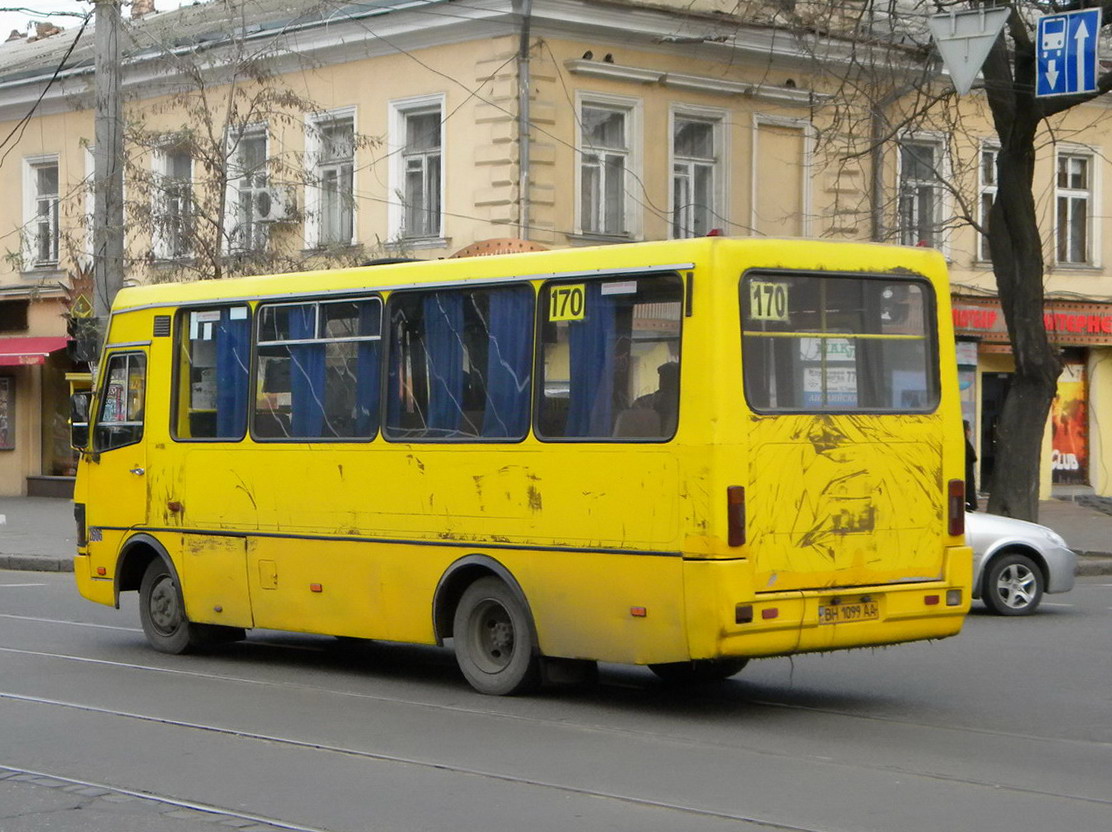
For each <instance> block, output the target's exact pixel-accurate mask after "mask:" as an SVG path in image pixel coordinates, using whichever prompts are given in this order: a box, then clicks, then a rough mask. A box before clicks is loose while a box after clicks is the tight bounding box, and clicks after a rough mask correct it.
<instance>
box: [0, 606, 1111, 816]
mask: <svg viewBox="0 0 1112 832" xmlns="http://www.w3.org/2000/svg"><path fill="white" fill-rule="evenodd" d="M3 618H11V619H20V620H26V621H32V622H35V623H50V624H64V625H71V626H79V627H95V628H102V629H112V630H122V631H127V632H134V633H138V634H141V633H142V630H140V629H139V628H135V627H119V626H113V625H105V624H86V623H84V622H76V621H68V620H65V619H44V618H31V617H27V616H13V615H8V614H3V613H0V619H3ZM249 644H250V645H251V646H252V647H262V648H266V649H270V650H276V651H289V652H308V653H317V654H320V655H328V654H329V653H330V651H329V650H327V649H326V648H324V647H314V646H310V645H292V644H287V643H284V642H282V643H280V642H272V641H267V640H265V639H253V640H251V641H250V642H249ZM0 653H13V654H24V655H28V656H41V657H43V658H53V659H62V660H66V661H72V662H78V663H86V664H96V665H104V666H109V667H118V668H121V669H129V670H140V671H150V672H154V673H166V674H177V675H184V676H190V677H195V678H201V679H212V680H214V681H223V682H232V683H237V684H244V685H258V686H263V687H272V688H276V689H283V688H285V689H291V690H301V691H308V692H314V693H324V694H329V695H333V696H341V697H347V698H354V699H364V700H369V701H376V702H384V703H391V704H397V705H406V706H411V707H419V708H428V709H431V710H438V711H449V712H459V713H466V714H472V715H476V716H485V717H497V718H502V719H507V720H516V721H522V722H530V723H536V724H539V725H548V726H552V727H560V728H567V727H569V723H568V722H566V721H563V720H557V719H547V718H545V717H538V716H532V715H525V714H514V713H509V712H506V711H502V710H498V709H494V708H476V707H468V706H463V705H452V704H445V703H438V702H428V701H422V700H416V699H412V698H404V697H398V696H388V695H383V694H378V693H365V692H362V691H350V690H340V689H337V688H329V687H323V686H320V685H310V684H305V683H303V682H293V681H289V680H282V681H273V680H269V679H257V678H251V677H248V676H233V675H230V674H224V673H211V672H208V671H198V670H189V669H184V668H177V667H164V666H160V665H153V664H143V663H135V662H120V661H116V660H112V659H98V658H93V657H90V656H78V655H73V654H67V653H52V652H47V651H39V650H27V649H24V648H16V647H4V646H0ZM600 687H603V688H605V687H615V688H619V687H620V688H623V689H628V687H629V686H625V685H609V684H607V683H606V682H601V683H600ZM704 696H705V694H704ZM496 701H497V700H496ZM745 703H746V704H747V705H751V706H752V705H755V706H759V707H762V708H770V709H775V710H784V711H800V712H805V713H813V714H820V715H826V716H837V717H842V718H846V719H852V720H859V721H863V722H873V723H884V724H889V725H898V726H903V727H908V728H926V729H930V730H938V731H954V732H960V733H962V734H978V735H983V736H986V737H999V738H1003V739H1011V740H1020V741H1025V742H1039V743H1051V744H1061V745H1067V746H1081V747H1095V748H1112V741H1101V740H1081V739H1073V738H1069V737H1048V736H1044V735H1040V734H1030V733H1023V732H1018V731H1001V730H998V729H993V728H984V727H980V726H970V725H962V726H950V725H940V724H938V723H935V722H928V721H924V720H914V719H906V718H897V717H892V716H884V715H880V714H862V713H855V712H853V711H848V710H844V709H839V708H831V707H821V706H817V705H805V704H800V703H797V702H778V701H775V700H770V699H759V698H746V699H745ZM577 726H578V727H581V728H583V729H585V730H595V731H602V732H606V733H613V734H617V735H623V736H635V737H652V738H658V739H659V738H663V739H668V740H674V741H677V742H684V741H685V740H684V738H682V737H678V736H676V735H673V734H660V733H659V732H647V731H636V730H633V729H629V728H616V727H614V726H611V725H599V724H597V723H590V722H583V723H577ZM715 744H717V743H715ZM721 747H736V746H735V745H734V744H731V743H722V744H721ZM745 750H747V751H753V752H754V753H770V754H774V755H775V754H776V752H767V751H764V752H762V751H760V750H759V749H752V748H746V749H745ZM1109 802H1110V803H1112V801H1109Z"/></svg>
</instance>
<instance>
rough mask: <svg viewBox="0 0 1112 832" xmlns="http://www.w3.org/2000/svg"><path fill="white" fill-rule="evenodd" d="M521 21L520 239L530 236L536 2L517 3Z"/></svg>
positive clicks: (518, 173)
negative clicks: (531, 64)
mask: <svg viewBox="0 0 1112 832" xmlns="http://www.w3.org/2000/svg"><path fill="white" fill-rule="evenodd" d="M514 7H515V9H516V12H517V14H518V15H520V17H521V42H520V45H519V47H518V53H517V236H518V237H519V238H520V239H522V240H527V239H528V234H529V140H530V129H529V119H530V114H529V102H530V94H529V93H530V87H531V86H532V78H531V76H530V74H529V27H530V24H531V22H532V15H533V0H514Z"/></svg>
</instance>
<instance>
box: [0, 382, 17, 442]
mask: <svg viewBox="0 0 1112 832" xmlns="http://www.w3.org/2000/svg"><path fill="white" fill-rule="evenodd" d="M14 448H15V382H14V381H13V379H12V378H11V377H10V376H0V451H10V450H13V449H14Z"/></svg>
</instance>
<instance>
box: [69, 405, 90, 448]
mask: <svg viewBox="0 0 1112 832" xmlns="http://www.w3.org/2000/svg"><path fill="white" fill-rule="evenodd" d="M92 399H93V394H92V391H90V390H82V391H81V392H80V393H74V394H73V395H72V396H70V447H71V448H73V449H74V450H75V451H84V450H85V449H86V446H88V444H89V406H90V403H91V402H92Z"/></svg>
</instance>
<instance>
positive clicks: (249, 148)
mask: <svg viewBox="0 0 1112 832" xmlns="http://www.w3.org/2000/svg"><path fill="white" fill-rule="evenodd" d="M266 158H267V136H266V128H265V127H255V128H250V129H248V130H244V131H243V132H241V133H240V134H239V135H238V136H236V137H234V138H233V146H232V148H231V155H230V159H229V169H228V182H229V194H230V199H229V206H228V208H229V211H228V213H229V216H230V218H231V228H230V230H229V239H230V243H231V248H232V249H233V250H237V251H262V250H263V249H265V248H266V243H267V237H268V234H267V225H266V222H265V220H264V217H265V216H267V215H268V214H269V211H270V204H271V192H270V191H271V189H270V187H269V184H270V183H269V178H268V176H267V169H266Z"/></svg>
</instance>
